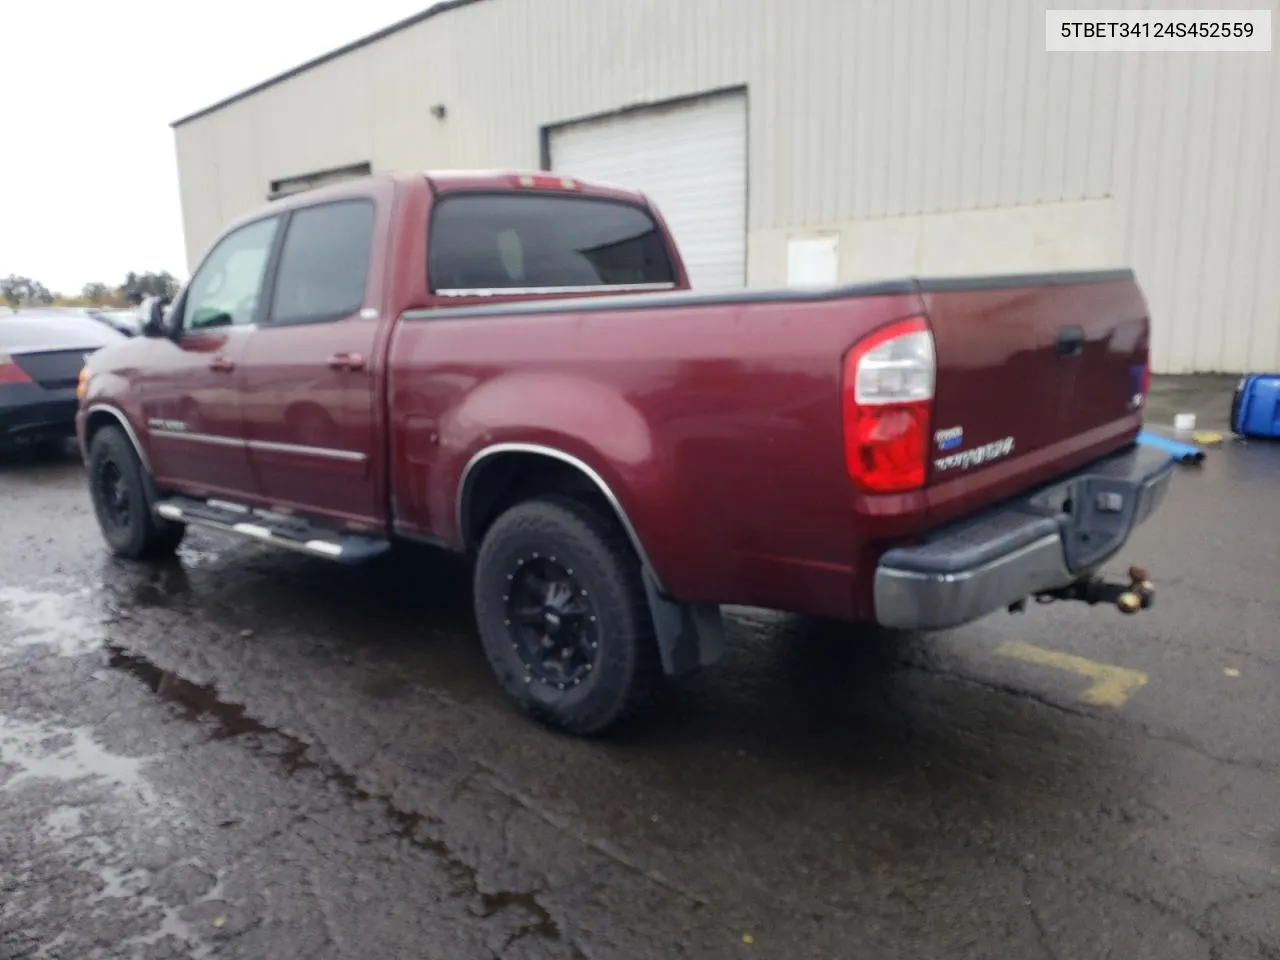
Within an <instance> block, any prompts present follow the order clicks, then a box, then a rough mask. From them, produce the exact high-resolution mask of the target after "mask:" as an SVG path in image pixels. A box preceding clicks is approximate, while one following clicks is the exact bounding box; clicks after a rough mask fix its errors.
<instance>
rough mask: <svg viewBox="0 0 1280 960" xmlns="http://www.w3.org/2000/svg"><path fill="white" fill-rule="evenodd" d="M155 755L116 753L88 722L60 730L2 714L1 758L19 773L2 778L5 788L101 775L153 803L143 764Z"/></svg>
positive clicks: (0, 785) (0, 784) (123, 790)
mask: <svg viewBox="0 0 1280 960" xmlns="http://www.w3.org/2000/svg"><path fill="white" fill-rule="evenodd" d="M152 759H154V758H152V757H126V756H122V755H120V754H117V753H112V752H111V751H109V750H107V749H105V748H104V747H102V746H101V745H99V744H98V743H97V742H96V741H95V740H94V739H93V737H92V735H91V734H90V732H89V730H88V729H87V728H82V727H76V728H72V729H69V730H55V729H51V728H49V727H47V726H44V725H42V724H36V723H27V722H25V721H21V720H13V719H11V718H8V717H2V716H0V764H2V765H4V766H7V767H16V768H17V773H14V774H12V775H10V776H9V777H8V779H6V780H2V781H0V790H15V789H17V788H18V787H20V786H22V785H23V784H25V783H30V782H32V781H39V780H56V781H59V782H61V783H75V782H77V781H80V780H95V781H98V782H100V783H104V784H106V785H108V786H111V787H114V788H115V789H116V790H117V792H120V793H122V794H125V795H129V796H133V797H135V798H136V799H138V800H140V801H142V802H143V803H148V804H151V803H154V802H155V801H156V797H155V793H154V791H153V790H152V789H151V785H150V784H148V783H147V781H146V780H145V779H144V778H143V776H142V768H143V767H144V766H145V765H146V764H147V763H149V762H150V761H151V760H152Z"/></svg>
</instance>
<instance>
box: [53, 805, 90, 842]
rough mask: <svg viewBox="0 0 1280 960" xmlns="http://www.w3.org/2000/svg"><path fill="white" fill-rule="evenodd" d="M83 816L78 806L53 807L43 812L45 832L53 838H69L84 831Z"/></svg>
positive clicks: (63, 839)
mask: <svg viewBox="0 0 1280 960" xmlns="http://www.w3.org/2000/svg"><path fill="white" fill-rule="evenodd" d="M83 817H84V812H83V811H82V810H81V809H80V808H79V807H54V808H53V809H52V810H50V811H49V812H48V813H47V814H45V818H44V829H45V832H46V833H48V834H49V836H50V837H51V838H52V839H54V840H60V841H65V840H71V839H72V838H74V837H78V836H80V834H81V833H82V832H83V831H84V826H83Z"/></svg>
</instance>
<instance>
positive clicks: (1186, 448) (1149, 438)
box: [1138, 430, 1204, 463]
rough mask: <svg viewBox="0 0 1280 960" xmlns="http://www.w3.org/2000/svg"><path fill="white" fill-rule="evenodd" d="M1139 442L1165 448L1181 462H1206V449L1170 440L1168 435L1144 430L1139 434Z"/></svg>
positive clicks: (1160, 448) (1159, 448) (1161, 448)
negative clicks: (1163, 435) (1164, 435)
mask: <svg viewBox="0 0 1280 960" xmlns="http://www.w3.org/2000/svg"><path fill="white" fill-rule="evenodd" d="M1138 442H1139V443H1141V444H1145V445H1146V446H1148V447H1155V448H1156V449H1157V450H1163V451H1164V452H1165V453H1167V454H1169V456H1171V457H1173V459H1174V460H1177V461H1178V462H1179V463H1203V462H1204V451H1203V450H1201V449H1200V448H1199V447H1195V446H1192V445H1191V444H1189V443H1179V442H1178V441H1177V440H1170V439H1169V438H1168V437H1162V436H1160V435H1159V434H1157V433H1149V432H1147V431H1146V430H1143V431H1142V432H1141V433H1140V434H1138Z"/></svg>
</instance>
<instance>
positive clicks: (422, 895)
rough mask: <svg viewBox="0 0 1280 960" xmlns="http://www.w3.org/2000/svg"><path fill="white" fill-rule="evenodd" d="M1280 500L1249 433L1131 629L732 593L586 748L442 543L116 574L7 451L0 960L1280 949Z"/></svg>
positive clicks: (1193, 472) (1220, 401)
mask: <svg viewBox="0 0 1280 960" xmlns="http://www.w3.org/2000/svg"><path fill="white" fill-rule="evenodd" d="M1228 387H1229V381H1223V380H1198V381H1164V382H1158V383H1157V385H1156V390H1155V393H1154V396H1153V407H1152V413H1151V419H1152V421H1153V422H1167V421H1171V419H1172V412H1173V411H1174V410H1187V409H1189V410H1198V412H1199V413H1200V419H1201V424H1202V425H1206V426H1208V425H1213V424H1214V423H1217V424H1219V425H1221V423H1222V420H1223V417H1224V415H1225V410H1226V396H1225V394H1224V390H1225V389H1227V388H1228ZM1278 507H1280V446H1277V445H1268V444H1264V443H1248V444H1245V443H1232V442H1230V441H1228V442H1227V443H1226V444H1225V445H1224V446H1222V447H1220V448H1216V449H1214V450H1213V451H1212V452H1210V454H1209V456H1208V459H1207V461H1206V462H1205V463H1204V465H1203V466H1201V467H1198V468H1194V467H1186V468H1180V469H1179V475H1178V476H1177V477H1176V479H1175V482H1174V486H1173V489H1172V491H1171V493H1170V496H1169V498H1168V500H1167V501H1166V503H1165V505H1164V507H1163V509H1162V511H1161V513H1160V514H1158V515H1157V517H1156V519H1155V520H1153V521H1152V523H1151V524H1150V525H1148V526H1147V527H1146V528H1144V529H1143V530H1142V531H1141V532H1140V533H1139V534H1138V536H1137V537H1136V538H1135V539H1134V541H1133V542H1132V543H1131V545H1130V546H1129V547H1128V548H1127V549H1126V551H1125V552H1124V554H1123V555H1122V557H1120V558H1119V559H1118V560H1117V562H1116V563H1115V564H1114V565H1113V566H1114V568H1115V569H1116V570H1123V569H1124V567H1125V566H1127V564H1128V563H1130V562H1134V561H1142V562H1146V563H1148V564H1149V565H1150V567H1151V570H1152V575H1153V577H1154V578H1155V581H1156V583H1157V587H1158V590H1159V594H1158V602H1157V605H1156V607H1155V609H1153V610H1151V611H1149V612H1146V613H1143V614H1140V615H1138V616H1135V617H1129V618H1126V617H1122V616H1121V615H1119V614H1118V613H1115V612H1112V611H1110V610H1106V609H1087V608H1084V607H1083V606H1080V605H1077V604H1072V605H1065V604H1057V605H1053V606H1044V607H1033V608H1032V609H1031V610H1030V611H1029V612H1027V613H1026V614H1025V615H1022V616H1009V615H1004V614H1000V615H997V616H993V617H991V618H989V619H987V620H984V621H982V622H980V623H978V624H975V625H972V626H970V627H967V628H965V629H962V630H958V631H955V632H952V633H948V634H944V635H938V636H933V637H928V638H916V637H901V636H896V637H895V636H889V635H885V634H880V633H876V632H874V631H868V630H865V629H862V630H860V629H857V628H854V627H850V626H844V625H831V624H823V623H816V622H813V621H809V620H805V619H803V618H798V617H791V616H784V615H780V614H773V613H768V612H764V611H755V610H734V611H732V612H731V614H730V618H729V626H730V635H731V644H730V652H729V654H728V656H727V657H726V660H725V661H724V662H723V663H722V664H720V665H719V666H718V667H717V668H716V669H714V670H712V671H709V672H707V673H705V674H704V675H701V676H698V677H695V678H692V679H690V680H687V681H685V682H682V683H681V684H679V685H678V686H677V687H676V688H675V689H674V690H673V691H672V692H671V693H670V695H669V696H668V697H667V698H666V699H665V700H664V701H663V702H662V703H660V704H659V705H658V706H657V708H656V709H654V710H653V711H651V712H650V713H649V714H648V715H647V716H646V717H645V718H643V719H642V720H641V721H639V722H637V723H634V724H632V725H630V726H629V727H628V728H627V729H625V730H623V731H622V732H620V733H619V734H617V735H615V736H613V737H611V738H609V739H606V740H597V741H581V740H574V739H569V738H566V737H562V736H557V735H555V734H553V733H550V732H548V731H546V730H544V729H543V728H541V727H538V726H536V725H534V724H533V723H531V722H529V721H527V720H525V719H523V718H522V717H520V716H518V715H517V714H516V713H515V712H514V711H513V710H512V709H511V708H509V707H508V705H507V704H506V702H505V701H504V700H503V698H502V697H501V695H500V694H499V692H498V690H497V689H496V686H495V684H494V683H493V681H492V680H491V679H490V675H489V672H488V669H487V666H486V664H485V661H484V657H483V655H482V653H481V651H480V649H479V646H478V643H477V642H476V638H475V636H474V632H473V629H472V625H471V620H470V613H469V606H468V605H469V596H468V587H467V583H468V571H467V570H466V568H465V566H464V565H463V564H462V563H460V562H458V561H456V560H452V559H450V558H448V557H442V556H440V555H437V554H434V553H430V552H425V551H410V550H406V551H404V552H402V553H399V554H397V555H395V556H393V557H392V558H390V559H388V560H386V561H385V562H379V563H377V564H375V565H372V566H369V567H365V568H359V569H349V568H342V567H337V566H333V565H328V564H326V563H324V562H323V561H317V560H311V559H308V558H304V557H298V556H294V555H285V554H278V553H272V552H268V551H266V550H265V549H264V548H262V547H260V546H256V545H248V544H243V543H240V542H237V541H233V540H230V539H226V538H222V537H220V536H217V535H215V534H212V533H204V532H196V533H193V534H192V535H190V536H189V538H188V540H187V544H186V545H185V546H184V548H183V549H182V551H181V553H180V556H179V560H178V562H176V563H170V564H167V565H163V566H155V567H148V566H138V565H132V564H127V563H122V562H118V561H115V560H113V559H111V558H109V557H108V556H107V554H106V552H105V550H104V548H103V545H102V542H101V540H100V538H99V535H98V532H97V528H96V526H95V523H94V520H93V516H92V513H91V510H90V507H89V504H88V499H87V495H86V491H85V481H84V475H83V469H82V467H81V465H80V463H79V460H78V457H77V456H76V455H75V454H74V451H68V452H67V453H66V454H64V455H61V456H52V457H50V456H44V457H25V458H20V459H18V460H10V461H6V462H5V463H3V464H0V543H3V548H2V553H0V958H3V960H17V958H37V957H38V958H67V960H72V958H74V960H88V958H96V957H112V958H115V957H127V958H133V957H139V958H151V960H160V958H169V957H174V958H176V957H184V958H185V957H195V958H208V957H245V958H271V960H285V958H293V957H299V958H302V957H306V958H344V957H362V958H363V957H371V958H379V960H391V958H431V960H437V958H489V957H502V958H511V960H516V958H566V960H569V958H576V960H581V958H590V960H597V958H613V957H626V958H632V957H635V958H663V960H667V958H681V957H689V958H703V957H706V958H722V957H723V958H791V957H823V958H863V957H866V958H873V957H874V958H882V957H938V958H943V957H945V958H960V957H975V958H976V957H998V958H1009V957H1019V958H1021V957H1028V958H1046V960H1067V958H1077V957H1079V958H1099V957H1115V958H1124V960H1138V958H1153V960H1156V958H1158V960H1180V958H1215V960H1234V958H1252V957H1272V958H1275V957H1280V737H1278V736H1277V734H1278V732H1280V697H1278V696H1277V693H1276V683H1277V680H1280V627H1278V626H1277V620H1278V619H1280V509H1277V508H1278Z"/></svg>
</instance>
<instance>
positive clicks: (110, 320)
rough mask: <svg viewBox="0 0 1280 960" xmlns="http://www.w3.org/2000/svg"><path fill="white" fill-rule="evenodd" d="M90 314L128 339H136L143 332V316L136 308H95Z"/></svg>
mask: <svg viewBox="0 0 1280 960" xmlns="http://www.w3.org/2000/svg"><path fill="white" fill-rule="evenodd" d="M88 313H89V314H90V316H92V317H94V318H95V319H96V320H100V321H102V322H103V323H105V324H106V325H107V326H109V327H111V328H112V329H113V330H118V331H119V332H120V333H123V334H124V335H125V336H126V337H136V336H137V335H138V334H139V333H141V332H142V316H141V314H140V313H139V310H138V309H137V308H135V307H94V308H91V309H90V310H89V311H88Z"/></svg>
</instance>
